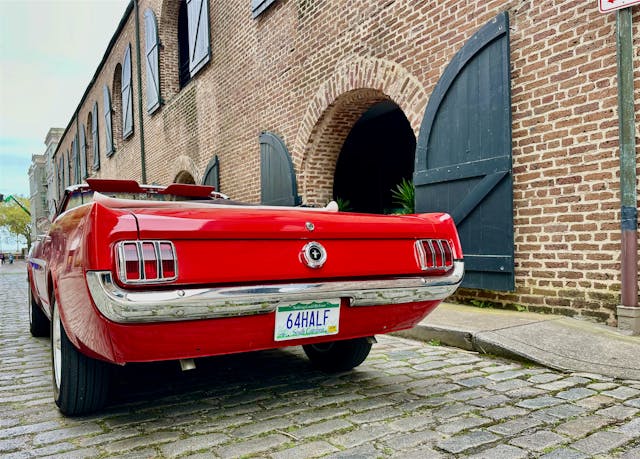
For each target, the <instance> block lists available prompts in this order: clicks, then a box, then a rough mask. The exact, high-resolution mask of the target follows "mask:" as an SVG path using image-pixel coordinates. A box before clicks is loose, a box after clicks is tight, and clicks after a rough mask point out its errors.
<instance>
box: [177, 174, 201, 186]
mask: <svg viewBox="0 0 640 459" xmlns="http://www.w3.org/2000/svg"><path fill="white" fill-rule="evenodd" d="M173 182H174V183H186V184H189V185H195V183H196V181H195V179H194V178H193V175H191V174H190V173H189V172H187V171H180V172H179V173H178V175H176V178H175V179H173Z"/></svg>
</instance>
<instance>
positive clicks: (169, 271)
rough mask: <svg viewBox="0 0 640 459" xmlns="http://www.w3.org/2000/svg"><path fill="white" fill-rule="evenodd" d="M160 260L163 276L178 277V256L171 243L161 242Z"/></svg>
mask: <svg viewBox="0 0 640 459" xmlns="http://www.w3.org/2000/svg"><path fill="white" fill-rule="evenodd" d="M160 261H161V265H162V277H176V256H175V253H174V251H173V246H172V245H171V244H169V243H167V242H161V243H160Z"/></svg>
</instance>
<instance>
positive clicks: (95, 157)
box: [91, 102, 100, 171]
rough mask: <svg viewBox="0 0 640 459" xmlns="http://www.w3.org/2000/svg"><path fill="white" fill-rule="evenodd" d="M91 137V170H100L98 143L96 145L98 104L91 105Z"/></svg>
mask: <svg viewBox="0 0 640 459" xmlns="http://www.w3.org/2000/svg"><path fill="white" fill-rule="evenodd" d="M91 137H92V139H93V142H92V143H93V170H94V171H97V170H98V169H100V143H98V102H96V103H95V104H93V114H92V115H91Z"/></svg>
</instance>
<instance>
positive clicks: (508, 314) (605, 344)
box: [396, 303, 640, 380]
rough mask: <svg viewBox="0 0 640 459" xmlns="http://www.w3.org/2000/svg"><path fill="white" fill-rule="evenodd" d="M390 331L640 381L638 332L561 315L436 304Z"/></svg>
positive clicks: (554, 367) (548, 364) (552, 366)
mask: <svg viewBox="0 0 640 459" xmlns="http://www.w3.org/2000/svg"><path fill="white" fill-rule="evenodd" d="M396 334H397V335H399V336H403V337H407V338H412V339H419V340H421V341H427V342H429V341H432V340H433V341H435V342H440V343H441V344H445V345H448V346H455V347H459V348H462V349H467V350H474V351H478V352H481V353H485V354H494V355H501V356H504V357H509V358H515V359H520V360H527V361H532V362H535V363H538V364H541V365H544V366H546V367H549V368H553V369H556V370H561V371H570V372H583V373H595V374H600V375H605V376H610V377H613V378H619V379H635V380H640V337H638V336H627V335H623V334H621V333H619V332H618V331H617V329H616V328H613V327H607V326H605V325H599V324H595V323H591V322H587V321H583V320H577V319H572V318H568V317H564V316H555V315H546V314H534V313H529V312H517V311H508V310H498V309H486V308H478V307H473V306H462V305H457V304H449V303H442V304H441V305H440V306H438V307H437V308H436V310H435V311H434V312H433V313H431V314H430V315H429V316H427V317H426V318H425V319H424V320H423V321H422V322H420V323H419V324H418V325H417V326H416V327H414V328H412V329H410V330H405V331H402V332H398V333H396Z"/></svg>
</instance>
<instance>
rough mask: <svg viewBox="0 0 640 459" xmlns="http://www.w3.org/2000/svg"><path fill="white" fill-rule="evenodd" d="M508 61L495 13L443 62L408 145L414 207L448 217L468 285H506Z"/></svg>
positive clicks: (509, 247) (509, 261)
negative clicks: (413, 142) (412, 162)
mask: <svg viewBox="0 0 640 459" xmlns="http://www.w3.org/2000/svg"><path fill="white" fill-rule="evenodd" d="M509 65H510V64H509V17H508V15H507V13H501V14H500V15H498V16H497V17H496V18H494V19H493V20H492V21H490V22H489V23H488V24H486V25H485V26H484V27H482V29H480V30H479V31H478V32H477V33H476V34H475V35H474V36H473V37H471V39H470V40H469V41H468V42H467V43H466V44H465V45H464V46H463V47H462V49H461V50H460V51H459V52H458V53H457V54H456V55H455V56H454V58H453V59H452V61H451V62H450V63H449V65H448V66H447V68H446V70H445V71H444V73H443V74H442V77H441V78H440V81H439V82H438V84H437V85H436V87H435V89H434V91H433V94H432V95H431V98H430V99H429V104H428V105H427V108H426V110H425V114H424V118H423V121H422V125H421V127H420V135H419V137H418V143H417V146H416V167H415V173H414V183H415V185H416V210H417V211H418V212H432V211H444V212H448V213H449V214H451V215H452V217H453V218H454V220H455V222H456V224H457V226H458V231H459V233H460V240H461V243H462V250H463V252H464V257H465V268H466V273H465V279H464V282H463V286H465V287H469V288H482V289H487V290H513V289H514V269H513V268H514V264H513V189H512V177H511V89H510V74H509V70H510V67H509Z"/></svg>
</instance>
